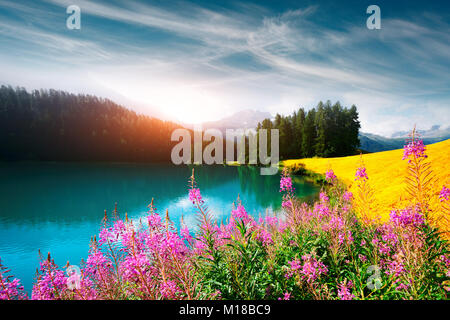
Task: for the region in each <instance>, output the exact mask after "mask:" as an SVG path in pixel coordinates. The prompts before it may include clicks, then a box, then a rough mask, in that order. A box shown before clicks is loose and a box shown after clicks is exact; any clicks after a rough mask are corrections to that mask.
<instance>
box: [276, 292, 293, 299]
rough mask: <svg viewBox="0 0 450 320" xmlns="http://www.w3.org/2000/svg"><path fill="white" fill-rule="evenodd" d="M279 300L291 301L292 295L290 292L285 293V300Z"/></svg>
mask: <svg viewBox="0 0 450 320" xmlns="http://www.w3.org/2000/svg"><path fill="white" fill-rule="evenodd" d="M278 300H291V294H290V293H289V292H285V293H284V295H283V298H278Z"/></svg>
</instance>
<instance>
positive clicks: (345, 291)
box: [338, 280, 355, 300]
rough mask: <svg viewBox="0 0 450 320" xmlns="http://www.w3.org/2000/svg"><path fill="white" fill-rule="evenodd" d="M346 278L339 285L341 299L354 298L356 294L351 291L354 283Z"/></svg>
mask: <svg viewBox="0 0 450 320" xmlns="http://www.w3.org/2000/svg"><path fill="white" fill-rule="evenodd" d="M346 282H347V281H346V280H344V281H342V282H341V283H340V284H339V286H338V297H339V298H340V299H341V300H352V299H353V298H354V297H355V296H354V295H353V294H352V293H351V291H350V289H351V288H352V287H353V283H352V282H351V281H349V282H348V283H346Z"/></svg>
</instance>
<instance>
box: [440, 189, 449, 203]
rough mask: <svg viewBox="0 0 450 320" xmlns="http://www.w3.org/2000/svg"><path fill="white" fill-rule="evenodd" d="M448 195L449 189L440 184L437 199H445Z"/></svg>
mask: <svg viewBox="0 0 450 320" xmlns="http://www.w3.org/2000/svg"><path fill="white" fill-rule="evenodd" d="M449 197H450V189H449V188H446V187H445V186H442V190H441V192H440V193H439V199H440V200H441V202H442V201H444V200H447V201H448V198H449Z"/></svg>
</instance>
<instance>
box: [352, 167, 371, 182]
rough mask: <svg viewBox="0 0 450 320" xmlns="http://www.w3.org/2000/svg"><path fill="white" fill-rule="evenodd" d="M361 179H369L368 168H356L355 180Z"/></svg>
mask: <svg viewBox="0 0 450 320" xmlns="http://www.w3.org/2000/svg"><path fill="white" fill-rule="evenodd" d="M360 179H366V180H367V179H369V177H368V176H367V173H366V168H364V167H360V168H358V169H356V173H355V181H357V180H360Z"/></svg>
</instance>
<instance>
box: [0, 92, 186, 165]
mask: <svg viewBox="0 0 450 320" xmlns="http://www.w3.org/2000/svg"><path fill="white" fill-rule="evenodd" d="M177 127H178V126H177V125H176V124H174V123H171V122H165V121H161V120H159V119H155V118H151V117H148V116H143V115H138V114H136V113H135V112H133V111H130V110H128V109H125V108H123V107H122V106H119V105H117V104H116V103H114V102H112V101H110V100H107V99H102V98H98V97H95V96H91V95H75V94H70V93H67V92H63V91H56V90H48V91H47V90H40V91H38V90H34V91H32V92H27V91H26V90H25V89H23V88H15V89H14V88H12V87H9V86H8V87H7V86H2V87H0V145H1V148H0V160H51V161H53V160H54V161H130V162H142V161H145V162H163V161H164V162H165V161H170V151H171V149H172V145H173V143H172V142H171V141H170V136H171V133H172V131H173V130H174V129H175V128H177Z"/></svg>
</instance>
